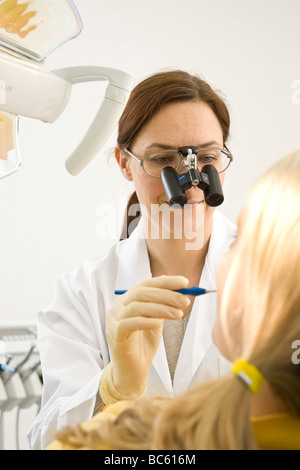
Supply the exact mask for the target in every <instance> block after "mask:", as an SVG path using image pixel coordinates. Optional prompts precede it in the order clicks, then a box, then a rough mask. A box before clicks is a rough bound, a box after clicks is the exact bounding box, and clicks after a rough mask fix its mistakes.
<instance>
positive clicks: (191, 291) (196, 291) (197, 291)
mask: <svg viewBox="0 0 300 470" xmlns="http://www.w3.org/2000/svg"><path fill="white" fill-rule="evenodd" d="M125 292H127V290H115V294H116V295H122V294H125ZM176 292H180V294H185V295H194V296H196V295H203V294H208V293H209V292H216V291H214V290H206V289H203V288H202V287H188V288H186V289H178V290H176Z"/></svg>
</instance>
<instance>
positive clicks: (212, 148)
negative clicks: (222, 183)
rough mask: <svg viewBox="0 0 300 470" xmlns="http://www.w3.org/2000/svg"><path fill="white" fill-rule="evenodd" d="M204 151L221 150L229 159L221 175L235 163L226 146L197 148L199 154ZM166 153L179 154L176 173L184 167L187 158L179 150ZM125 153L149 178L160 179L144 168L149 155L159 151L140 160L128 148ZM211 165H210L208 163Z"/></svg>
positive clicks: (166, 150)
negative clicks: (183, 163)
mask: <svg viewBox="0 0 300 470" xmlns="http://www.w3.org/2000/svg"><path fill="white" fill-rule="evenodd" d="M203 150H220V151H221V152H222V153H224V154H225V155H226V156H227V157H228V160H229V162H228V165H227V166H226V168H224V170H222V171H219V172H218V173H219V174H221V173H224V171H226V170H227V169H228V167H229V166H230V164H231V162H232V161H233V155H232V153H231V152H230V150H228V148H227V147H226V146H224V147H223V148H222V149H221V148H219V147H205V148H197V154H198V153H199V152H200V151H203ZM163 151H164V152H172V153H177V154H179V157H180V160H179V164H178V166H177V168H176V169H175V171H178V170H179V168H180V166H181V165H182V162H183V160H185V158H186V157H185V156H183V155H182V154H181V153H180V152H179V151H178V150H175V149H170V150H168V149H164V150H163ZM124 152H125V153H127V154H128V155H130V156H131V157H133V158H134V159H135V160H136V161H137V162H138V163H139V165H140V166H141V167H142V169H143V170H144V172H145V173H146V174H147V175H149V176H152V178H160V176H155V175H151V174H150V173H148V171H146V170H145V168H144V161H145V159H146V158H147V157H149V155H152V154H153V153H157V152H158V150H155V151H153V152H149V153H147V154H146V155H145V156H144V157H143V158H138V157H137V156H136V155H134V154H133V153H132V152H130V150H128V149H127V148H124ZM208 165H209V163H208Z"/></svg>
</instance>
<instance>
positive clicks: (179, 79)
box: [117, 70, 230, 239]
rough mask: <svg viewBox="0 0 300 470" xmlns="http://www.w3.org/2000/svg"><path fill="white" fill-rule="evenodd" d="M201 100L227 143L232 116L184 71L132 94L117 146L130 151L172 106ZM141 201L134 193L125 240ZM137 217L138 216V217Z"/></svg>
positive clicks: (147, 83)
mask: <svg viewBox="0 0 300 470" xmlns="http://www.w3.org/2000/svg"><path fill="white" fill-rule="evenodd" d="M186 101H193V102H195V101H196V102H197V101H201V102H205V103H207V104H208V105H209V106H210V108H211V109H212V111H213V112H214V113H215V115H216V117H217V118H218V120H219V123H220V126H221V128H222V133H223V140H224V144H225V143H226V141H227V140H228V137H229V127H230V116H229V111H228V109H227V106H226V104H225V102H224V100H223V99H222V98H221V96H220V94H219V93H218V92H216V91H215V90H213V89H212V88H211V86H210V85H209V84H208V83H207V82H205V81H204V80H203V79H201V78H200V77H198V76H196V75H191V74H190V73H188V72H184V71H182V70H174V71H169V72H160V73H156V74H154V75H151V76H150V77H148V78H146V79H145V80H143V81H142V82H140V83H139V84H138V85H137V86H136V87H135V88H134V89H133V90H132V92H131V94H130V97H129V100H128V102H127V105H126V107H125V109H124V111H123V114H122V116H121V118H120V120H119V133H118V139H117V145H118V148H119V149H120V150H123V149H125V148H128V149H129V148H130V147H131V146H132V144H133V141H134V139H135V138H136V137H137V136H138V134H139V132H140V131H141V129H142V128H143V126H144V125H145V124H146V123H147V122H148V121H150V119H152V118H153V117H154V115H155V114H156V113H158V111H160V110H161V109H162V107H163V106H165V105H167V104H169V103H176V102H186ZM137 202H138V198H137V195H136V193H134V194H133V195H132V196H131V198H130V200H129V202H128V205H127V212H126V214H125V224H124V228H123V231H122V236H121V239H122V238H127V237H128V236H129V234H128V228H129V224H130V222H132V220H133V219H134V218H135V217H133V218H131V221H129V220H127V214H128V212H129V209H130V206H131V205H132V204H136V203H137ZM136 217H137V216H136Z"/></svg>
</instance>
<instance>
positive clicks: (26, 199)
mask: <svg viewBox="0 0 300 470" xmlns="http://www.w3.org/2000/svg"><path fill="white" fill-rule="evenodd" d="M75 3H76V5H77V7H78V9H79V12H80V14H81V16H82V20H83V25H84V28H83V32H82V33H81V34H80V35H79V36H78V37H77V38H76V39H74V40H73V41H71V42H70V43H68V44H66V45H64V46H63V47H61V48H60V49H58V50H57V51H56V52H54V53H53V54H52V55H51V56H50V57H49V59H48V60H47V61H46V66H47V67H48V68H49V69H55V68H60V67H64V66H72V65H105V66H110V67H114V68H120V69H124V70H127V71H129V72H132V73H133V74H135V75H136V77H137V79H136V81H140V80H141V79H142V78H144V77H145V76H147V75H149V74H152V73H154V72H157V71H160V70H165V69H173V68H183V69H186V70H188V71H190V72H192V73H197V74H199V75H201V76H202V77H203V78H204V79H206V80H208V81H209V82H210V83H211V84H212V85H213V86H214V87H216V88H217V89H220V90H221V91H222V92H223V94H224V95H225V97H226V100H227V102H228V104H229V108H230V111H231V116H232V130H231V135H232V137H231V140H230V142H229V148H230V149H231V151H232V152H233V154H234V157H235V160H234V164H233V165H232V167H231V168H230V170H229V172H228V176H227V181H226V184H225V189H224V192H225V202H224V204H223V205H222V206H221V208H220V210H221V212H223V213H224V214H225V215H227V216H228V217H229V218H231V219H232V220H233V221H235V220H236V217H237V215H238V213H239V211H240V209H241V208H242V207H243V204H244V201H245V197H246V195H247V192H248V189H249V188H250V186H251V184H252V183H253V182H254V181H255V180H256V178H257V177H258V176H259V175H261V174H262V173H263V172H264V171H265V170H266V169H267V168H268V167H269V166H270V165H271V164H272V163H273V162H274V161H276V160H278V159H279V158H280V157H282V156H283V155H285V154H286V153H288V152H290V151H291V150H293V149H294V148H295V147H297V146H298V145H299V144H300V133H299V123H300V104H297V103H298V101H300V99H299V98H300V92H297V89H293V88H292V86H293V84H294V85H295V84H297V83H296V81H297V80H300V57H299V56H300V28H299V18H300V2H299V0H209V1H208V0H184V1H182V2H178V1H177V2H176V1H174V0H151V1H141V0H127V1H125V0H75ZM299 88H300V87H299ZM103 89H104V88H103V85H100V86H99V85H96V84H93V85H91V86H90V85H80V86H77V87H74V92H73V94H72V98H71V101H70V104H69V106H68V108H67V109H66V110H65V112H64V114H63V115H62V116H61V117H60V118H59V119H58V121H57V122H55V123H54V124H53V125H50V124H44V123H41V122H37V121H34V120H30V119H25V118H24V119H22V120H21V128H20V135H21V148H22V156H23V165H22V168H21V169H20V170H19V171H18V172H17V173H15V174H14V175H12V176H10V177H9V178H6V179H3V180H1V181H0V221H1V223H0V253H1V254H0V325H1V321H4V320H7V321H15V322H18V321H21V320H24V319H30V320H32V321H35V317H36V314H37V312H38V311H39V309H41V308H42V307H43V306H45V305H47V304H48V303H49V302H50V301H51V298H52V292H53V286H54V284H55V282H56V280H57V278H58V277H59V276H60V274H61V273H63V272H65V271H67V270H69V269H71V268H73V267H75V266H76V265H77V264H79V263H81V262H82V261H83V260H85V259H87V258H90V257H94V256H98V255H101V254H103V253H105V252H106V251H107V249H108V248H109V247H110V246H111V245H112V244H113V243H114V242H115V241H116V239H117V236H118V230H116V231H115V236H112V237H110V238H109V239H105V240H102V239H101V237H100V232H101V226H100V225H99V224H100V222H101V217H100V215H99V212H98V211H99V208H101V204H102V203H103V202H106V203H111V204H113V206H114V207H115V208H116V211H117V215H118V217H119V218H118V221H117V229H119V228H120V225H121V221H122V218H123V209H124V207H125V200H126V197H127V195H128V194H129V193H130V192H131V190H132V186H131V185H130V184H129V183H128V182H126V181H125V180H124V179H123V177H122V176H121V173H120V172H119V170H118V168H117V167H116V166H115V164H114V163H111V164H108V162H107V157H108V155H109V154H110V151H111V148H113V146H114V141H115V135H114V136H112V138H111V139H110V140H109V142H108V144H107V145H106V146H105V148H104V149H103V151H102V152H101V153H100V154H99V155H98V157H97V158H96V159H95V160H94V161H93V162H92V163H91V164H90V165H89V166H88V167H87V168H86V169H85V170H84V171H83V172H82V173H81V174H80V175H79V176H77V177H75V178H74V177H72V176H70V175H69V174H68V173H67V172H66V170H65V168H64V161H65V160H66V158H67V157H68V155H69V154H70V153H71V151H72V150H73V149H74V148H75V145H76V144H77V143H78V142H79V141H80V138H81V137H82V136H83V134H84V132H85V130H86V128H87V126H88V124H89V122H90V121H91V120H92V117H93V113H95V111H96V109H97V108H98V104H99V102H100V100H101V99H102V95H101V91H102V90H103Z"/></svg>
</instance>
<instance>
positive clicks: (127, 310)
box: [29, 71, 236, 449]
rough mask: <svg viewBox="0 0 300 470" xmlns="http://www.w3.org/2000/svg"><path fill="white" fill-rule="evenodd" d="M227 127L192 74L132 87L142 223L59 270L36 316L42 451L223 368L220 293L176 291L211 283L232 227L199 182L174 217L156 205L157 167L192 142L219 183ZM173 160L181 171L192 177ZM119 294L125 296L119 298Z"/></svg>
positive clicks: (124, 155)
mask: <svg viewBox="0 0 300 470" xmlns="http://www.w3.org/2000/svg"><path fill="white" fill-rule="evenodd" d="M229 125H230V118H229V113H228V110H227V107H226V105H225V103H224V101H223V100H222V98H221V97H220V96H219V95H218V94H217V93H216V92H215V91H214V90H212V88H211V87H210V86H209V85H208V84H207V83H206V82H205V81H203V80H201V79H200V78H198V77H196V76H191V75H189V74H187V73H185V72H182V71H173V72H163V73H159V74H155V75H153V76H151V77H149V78H147V79H146V80H144V81H142V82H141V83H140V84H139V85H137V86H136V87H135V89H134V90H133V91H132V93H131V96H130V98H129V101H128V103H127V106H126V108H125V110H124V113H123V115H122V117H121V119H120V122H119V135H118V143H117V148H116V152H115V153H116V159H117V161H118V164H119V167H120V169H121V172H122V174H123V176H124V177H125V178H127V179H128V180H130V181H133V183H134V186H135V190H136V191H135V194H134V196H133V198H132V201H131V202H138V203H139V207H140V211H141V218H140V220H139V222H138V224H137V227H136V228H135V229H134V230H133V231H132V233H130V236H129V238H125V239H124V240H122V241H120V242H118V243H117V244H116V245H115V246H113V247H112V248H111V250H110V251H109V253H108V254H107V255H106V256H102V257H99V258H96V259H93V260H89V261H87V262H85V263H83V265H82V266H80V267H78V268H76V269H75V270H73V271H72V272H71V273H68V274H65V275H63V276H62V277H61V278H60V279H59V281H58V283H57V286H56V289H55V294H54V299H53V302H52V304H51V305H50V306H49V307H48V308H47V309H45V310H44V311H42V312H40V314H39V317H38V334H39V351H40V356H41V362H42V369H43V378H44V390H43V397H42V408H41V412H40V414H39V415H38V417H37V418H36V420H35V422H34V423H33V426H32V429H31V430H30V433H29V438H30V442H31V447H32V448H33V449H43V448H45V447H46V446H47V445H48V444H49V443H50V442H51V441H52V440H53V438H54V434H55V432H56V431H57V430H58V429H61V428H62V427H65V426H66V425H68V424H72V423H76V422H81V421H86V420H88V419H90V418H91V416H92V415H93V414H94V413H95V411H98V410H99V409H101V406H103V405H104V404H109V403H112V402H114V401H117V400H120V399H132V398H136V397H139V396H142V395H148V396H151V395H172V394H178V393H181V392H184V391H185V390H187V389H189V388H191V387H192V386H193V385H195V384H197V383H199V382H202V381H205V380H208V379H210V378H214V377H218V376H219V375H221V374H223V373H225V372H226V371H227V368H228V364H227V362H226V361H225V360H224V359H223V358H222V356H221V355H220V353H219V352H218V350H217V349H216V347H215V346H214V344H213V342H212V338H211V331H212V327H213V325H214V321H215V315H216V296H215V294H206V295H203V296H199V297H196V298H195V297H188V296H185V295H183V294H179V293H177V292H175V290H176V289H181V288H183V287H187V286H198V285H199V286H201V287H204V288H205V289H207V290H215V289H216V269H217V265H218V262H219V260H220V258H221V257H222V255H223V254H224V253H225V252H226V251H227V250H228V248H229V246H230V244H231V243H232V241H233V240H234V238H235V234H236V229H235V226H234V225H233V224H232V223H231V222H230V221H228V220H227V219H226V218H225V217H224V216H223V215H221V214H220V213H219V212H217V211H215V209H214V208H212V207H209V206H207V205H206V204H205V201H204V193H203V191H202V190H200V189H199V188H198V187H193V188H191V189H189V190H187V191H186V196H187V197H188V203H187V204H186V205H185V206H184V208H183V209H177V213H176V216H175V214H173V216H172V215H171V217H170V219H169V222H168V223H167V222H166V221H165V222H161V219H158V217H157V212H156V209H157V208H162V207H167V208H169V206H168V200H167V196H166V194H165V192H164V189H163V186H162V183H161V180H160V178H159V176H158V177H155V176H156V174H155V172H156V170H153V162H154V165H156V166H157V165H160V166H161V167H162V166H163V165H164V166H166V164H165V162H168V166H170V160H169V155H170V153H169V154H168V150H169V149H171V150H172V151H173V152H172V155H174V153H175V152H174V150H176V149H178V148H180V147H186V146H191V147H193V148H194V147H197V148H198V149H201V151H200V152H199V153H197V158H198V168H199V169H201V167H202V166H203V165H204V164H207V163H210V164H214V165H215V166H216V168H217V170H218V171H219V173H220V175H219V176H220V180H221V183H223V181H224V177H225V169H226V167H227V166H228V165H229V163H230V161H231V154H230V152H229V151H228V149H227V148H226V141H227V139H228V135H229ZM203 149H205V152H204V151H203ZM216 149H217V150H216ZM156 152H159V153H156ZM149 154H150V155H149ZM176 155H177V153H176ZM178 155H179V154H178ZM176 158H179V156H178V157H176ZM138 160H139V161H138ZM221 161H222V162H223V163H222V162H221ZM178 162H179V164H180V166H179V167H178V168H176V169H177V171H178V172H179V173H181V172H185V170H184V168H182V164H181V163H182V161H181V160H180V159H179V160H178ZM220 162H221V163H220ZM172 165H173V161H172ZM218 165H223V166H221V167H219V166H218ZM223 170H224V171H223ZM134 208H135V209H136V207H135V206H134V205H133V206H131V209H130V208H128V209H129V211H130V210H131V212H132V210H133V209H134ZM170 213H171V209H169V214H170ZM179 213H180V217H179V219H178V214H179ZM165 220H166V219H165ZM199 221H200V223H199ZM162 225H163V226H162ZM157 227H158V228H159V230H160V231H159V232H158V234H159V235H158V236H157V232H156V231H155V229H157ZM131 228H132V224H130V226H129V232H131V230H130V229H131ZM162 231H163V233H164V235H162ZM154 232H155V236H153V233H154ZM179 232H180V236H179V235H178V234H179ZM192 237H193V238H192ZM164 275H168V277H164ZM139 285H142V286H143V289H142V290H141V289H139ZM117 289H125V290H128V292H127V293H126V294H123V295H121V296H116V295H115V294H114V291H115V290H117ZM141 292H142V294H143V295H141Z"/></svg>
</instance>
